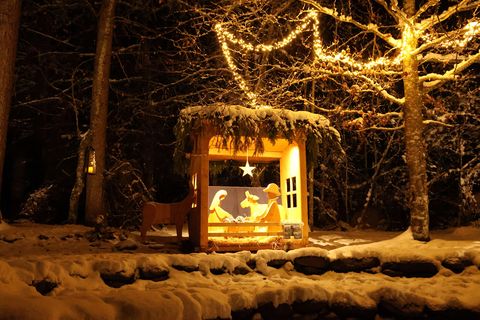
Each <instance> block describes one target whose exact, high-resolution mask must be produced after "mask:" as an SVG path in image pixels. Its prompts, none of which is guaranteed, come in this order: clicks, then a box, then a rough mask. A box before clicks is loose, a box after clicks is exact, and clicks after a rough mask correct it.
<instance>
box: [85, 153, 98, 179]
mask: <svg viewBox="0 0 480 320" xmlns="http://www.w3.org/2000/svg"><path fill="white" fill-rule="evenodd" d="M87 173H88V174H95V173H97V160H96V158H95V150H93V149H90V150H89V151H88V163H87Z"/></svg>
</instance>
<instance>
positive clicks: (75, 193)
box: [67, 131, 91, 223]
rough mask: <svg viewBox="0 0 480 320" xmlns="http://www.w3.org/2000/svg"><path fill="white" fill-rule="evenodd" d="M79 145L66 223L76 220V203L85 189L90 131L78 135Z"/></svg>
mask: <svg viewBox="0 0 480 320" xmlns="http://www.w3.org/2000/svg"><path fill="white" fill-rule="evenodd" d="M79 139H80V145H79V147H78V161H77V170H76V173H75V185H74V186H73V188H72V192H71V194H70V203H69V208H68V220H67V222H68V223H76V222H77V220H78V202H79V201H80V196H81V195H82V191H83V188H84V187H85V158H86V150H87V147H88V146H89V145H90V144H91V135H90V131H87V132H85V133H84V134H82V135H80V137H79Z"/></svg>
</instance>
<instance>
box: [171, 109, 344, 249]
mask: <svg viewBox="0 0 480 320" xmlns="http://www.w3.org/2000/svg"><path fill="white" fill-rule="evenodd" d="M176 133H177V140H178V141H179V144H180V146H179V149H180V150H182V149H183V150H187V151H186V152H187V154H188V156H189V157H188V158H189V160H190V161H189V171H190V176H191V179H192V184H193V186H194V188H195V190H196V195H197V196H196V203H194V204H193V208H192V211H191V214H190V216H189V237H190V241H191V242H192V243H193V245H194V246H195V248H197V249H198V250H200V251H238V250H259V249H275V248H282V249H284V248H297V247H301V246H305V245H306V244H307V242H308V212H307V211H308V202H307V195H308V192H307V157H310V158H312V159H313V158H315V156H316V155H317V154H318V152H319V150H322V149H321V148H327V149H328V152H327V153H329V154H335V153H336V152H337V153H338V152H342V151H341V147H340V143H339V141H340V138H339V134H338V132H337V131H336V130H335V129H334V128H333V127H331V126H330V123H329V121H328V120H327V119H326V118H325V117H323V116H321V115H317V114H313V113H310V112H305V111H291V110H287V109H276V108H265V107H263V108H259V109H253V108H247V107H244V106H239V105H225V104H215V105H209V106H194V107H188V108H186V109H183V110H182V111H181V113H180V117H179V120H178V123H177V129H176ZM307 146H308V148H307ZM223 160H228V161H230V160H233V161H238V164H239V167H240V168H241V169H242V170H243V175H246V174H250V175H252V169H253V167H255V166H256V165H261V164H264V163H275V164H276V168H278V171H279V180H278V181H268V183H267V182H265V185H262V186H261V187H260V188H259V187H256V188H255V187H253V186H248V185H247V186H245V185H244V186H231V185H229V186H211V185H210V181H209V177H210V167H211V164H212V163H213V162H215V161H217V162H218V161H223ZM254 170H255V169H253V173H255V171H254ZM232 174H237V175H238V174H241V171H240V170H238V172H232ZM252 176H253V175H252ZM277 176H278V175H277ZM227 207H228V208H227ZM240 210H243V213H240ZM245 210H246V211H245Z"/></svg>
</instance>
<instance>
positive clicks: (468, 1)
mask: <svg viewBox="0 0 480 320" xmlns="http://www.w3.org/2000/svg"><path fill="white" fill-rule="evenodd" d="M478 6H480V1H472V0H462V1H461V2H460V3H459V4H456V5H453V6H451V7H450V8H448V9H447V10H445V11H444V12H442V13H441V14H440V15H432V16H430V17H428V18H427V19H425V20H423V21H421V22H420V24H419V27H420V30H421V31H425V30H428V29H430V28H432V27H433V26H435V25H437V24H439V23H441V22H443V21H445V20H447V19H448V18H450V17H451V16H452V15H454V14H455V13H458V12H461V11H467V10H472V9H475V8H477V7H478Z"/></svg>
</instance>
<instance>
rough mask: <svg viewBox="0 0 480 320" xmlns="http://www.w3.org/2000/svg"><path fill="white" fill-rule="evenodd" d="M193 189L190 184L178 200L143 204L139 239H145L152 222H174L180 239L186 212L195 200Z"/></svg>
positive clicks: (190, 208)
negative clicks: (181, 198) (184, 195)
mask: <svg viewBox="0 0 480 320" xmlns="http://www.w3.org/2000/svg"><path fill="white" fill-rule="evenodd" d="M195 197H196V195H195V190H194V188H193V186H190V190H189V192H188V195H187V196H186V197H185V198H184V199H183V200H182V201H180V202H174V203H158V202H153V201H149V202H146V203H145V204H144V205H143V210H142V211H143V222H142V226H141V227H140V235H141V240H142V241H144V240H145V236H146V235H147V231H148V230H149V229H150V228H151V227H152V225H154V224H175V226H176V228H177V240H178V241H179V242H180V241H181V240H182V228H183V224H184V223H185V218H186V216H187V214H188V213H189V212H190V210H192V204H193V203H194V202H195Z"/></svg>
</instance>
